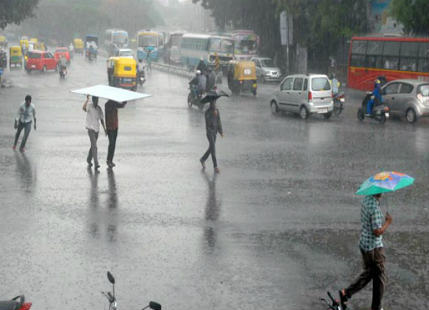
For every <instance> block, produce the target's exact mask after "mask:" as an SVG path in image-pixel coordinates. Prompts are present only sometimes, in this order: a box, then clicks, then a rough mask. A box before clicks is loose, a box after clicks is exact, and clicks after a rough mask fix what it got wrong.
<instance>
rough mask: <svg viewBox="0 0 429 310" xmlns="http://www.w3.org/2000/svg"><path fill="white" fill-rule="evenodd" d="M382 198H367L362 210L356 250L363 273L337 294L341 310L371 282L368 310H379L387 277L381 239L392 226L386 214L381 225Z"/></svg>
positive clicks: (379, 195) (374, 196) (389, 216)
mask: <svg viewBox="0 0 429 310" xmlns="http://www.w3.org/2000/svg"><path fill="white" fill-rule="evenodd" d="M380 199H381V194H377V195H371V196H366V197H365V198H364V200H363V201H362V207H361V213H360V214H361V225H362V230H361V235H360V241H359V248H360V252H361V254H362V259H363V268H364V270H363V272H362V273H361V274H360V275H359V277H358V278H357V279H356V280H355V282H353V283H352V284H351V285H350V286H349V287H348V288H346V289H342V290H340V292H339V294H340V301H341V305H342V307H343V309H345V305H346V302H347V300H349V299H350V298H351V297H352V296H353V295H354V294H356V293H357V292H359V291H360V290H361V289H363V288H364V287H365V286H366V285H367V284H368V283H369V282H370V281H371V280H372V286H373V287H372V306H371V310H381V309H382V308H381V301H382V299H383V293H384V288H385V285H386V275H385V269H384V261H385V255H384V248H383V241H382V238H383V237H382V235H383V234H384V233H385V232H386V230H387V228H388V227H389V225H390V224H391V223H392V216H391V215H390V214H389V213H388V212H386V216H385V222H384V224H383V214H382V212H381V210H380Z"/></svg>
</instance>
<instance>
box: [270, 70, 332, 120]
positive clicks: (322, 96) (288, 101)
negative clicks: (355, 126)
mask: <svg viewBox="0 0 429 310" xmlns="http://www.w3.org/2000/svg"><path fill="white" fill-rule="evenodd" d="M270 104H271V110H272V112H273V113H277V112H279V111H286V112H292V113H299V115H300V116H301V118H302V119H307V118H308V117H309V116H310V114H323V116H324V117H325V118H326V119H328V118H330V117H331V115H332V111H333V109H334V104H333V98H332V90H331V83H329V79H328V77H327V76H326V75H324V74H296V75H289V76H287V77H286V78H285V79H284V80H283V81H282V82H281V83H280V90H279V91H278V92H277V93H275V95H274V96H273V98H272V99H271V102H270Z"/></svg>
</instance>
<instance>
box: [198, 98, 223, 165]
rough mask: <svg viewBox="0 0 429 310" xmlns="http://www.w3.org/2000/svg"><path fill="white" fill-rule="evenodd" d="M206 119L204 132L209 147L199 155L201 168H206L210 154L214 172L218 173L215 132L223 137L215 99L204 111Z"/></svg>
mask: <svg viewBox="0 0 429 310" xmlns="http://www.w3.org/2000/svg"><path fill="white" fill-rule="evenodd" d="M205 119H206V134H207V139H208V140H209V148H208V150H207V152H206V153H205V154H204V155H203V157H201V159H200V162H201V165H202V166H203V169H205V168H206V164H205V162H206V160H207V158H208V157H209V156H210V155H211V156H212V160H213V166H214V169H215V172H216V173H219V172H220V171H219V168H218V167H217V160H216V136H217V133H220V135H221V137H222V138H223V129H222V122H221V120H220V114H219V110H218V109H217V108H216V100H212V101H211V102H210V107H209V108H208V109H207V111H206V113H205Z"/></svg>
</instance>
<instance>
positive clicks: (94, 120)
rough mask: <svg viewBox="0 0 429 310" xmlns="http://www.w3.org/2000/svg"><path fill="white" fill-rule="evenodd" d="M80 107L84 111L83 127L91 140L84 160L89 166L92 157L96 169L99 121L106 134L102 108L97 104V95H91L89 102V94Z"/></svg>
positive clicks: (98, 166) (97, 166) (97, 165)
mask: <svg viewBox="0 0 429 310" xmlns="http://www.w3.org/2000/svg"><path fill="white" fill-rule="evenodd" d="M82 109H83V110H84V111H85V112H86V126H85V128H86V129H87V130H88V136H89V140H90V141H91V147H90V149H89V152H88V157H87V159H86V161H87V162H88V166H89V167H91V166H92V159H94V167H95V169H96V170H97V169H98V168H100V165H99V164H98V156H97V139H98V132H99V131H100V123H101V125H102V126H103V129H104V132H105V133H106V134H107V132H106V127H105V126H104V117H103V110H101V108H100V106H99V105H98V97H94V96H93V97H92V103H89V96H87V97H86V101H85V103H84V104H83V107H82Z"/></svg>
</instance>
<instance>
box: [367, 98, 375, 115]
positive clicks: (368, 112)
mask: <svg viewBox="0 0 429 310" xmlns="http://www.w3.org/2000/svg"><path fill="white" fill-rule="evenodd" d="M373 107H374V100H373V99H370V100H369V101H368V104H367V105H366V113H367V114H372V108H373Z"/></svg>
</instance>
